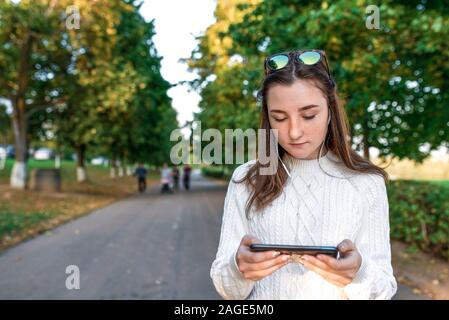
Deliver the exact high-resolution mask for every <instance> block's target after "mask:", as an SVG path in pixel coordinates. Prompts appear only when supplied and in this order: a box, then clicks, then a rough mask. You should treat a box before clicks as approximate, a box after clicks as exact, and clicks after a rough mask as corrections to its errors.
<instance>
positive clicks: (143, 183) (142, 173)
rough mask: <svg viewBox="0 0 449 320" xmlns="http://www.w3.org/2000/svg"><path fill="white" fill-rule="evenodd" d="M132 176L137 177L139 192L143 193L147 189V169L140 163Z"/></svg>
mask: <svg viewBox="0 0 449 320" xmlns="http://www.w3.org/2000/svg"><path fill="white" fill-rule="evenodd" d="M134 175H135V176H137V184H138V188H139V191H140V192H144V191H145V190H146V188H147V169H145V167H144V166H143V164H142V163H139V166H138V167H137V168H136V170H135V171H134Z"/></svg>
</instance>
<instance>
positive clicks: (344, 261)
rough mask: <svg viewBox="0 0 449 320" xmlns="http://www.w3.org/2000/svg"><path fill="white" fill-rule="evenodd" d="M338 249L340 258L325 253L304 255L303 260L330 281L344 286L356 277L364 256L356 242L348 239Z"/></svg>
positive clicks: (306, 265)
mask: <svg viewBox="0 0 449 320" xmlns="http://www.w3.org/2000/svg"><path fill="white" fill-rule="evenodd" d="M338 251H339V252H340V257H341V258H340V259H339V260H337V259H335V258H333V257H331V256H327V255H323V254H320V255H318V256H317V257H316V258H315V257H313V256H309V255H303V256H302V258H301V260H302V263H303V265H304V266H305V267H306V268H308V269H310V270H312V271H315V272H316V273H318V274H319V275H320V276H322V277H323V278H324V279H326V280H327V281H329V282H330V283H332V284H334V285H336V286H338V287H341V288H342V287H344V286H346V285H348V284H350V283H351V282H352V280H353V279H354V277H355V275H356V274H357V271H359V268H360V265H361V264H362V256H361V255H360V253H359V252H358V251H357V248H356V247H355V245H354V243H353V242H352V241H351V240H347V239H346V240H343V241H342V242H341V243H340V244H339V245H338Z"/></svg>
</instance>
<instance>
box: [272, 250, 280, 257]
mask: <svg viewBox="0 0 449 320" xmlns="http://www.w3.org/2000/svg"><path fill="white" fill-rule="evenodd" d="M280 254H281V253H280V252H279V251H276V252H273V257H277V256H278V255H280Z"/></svg>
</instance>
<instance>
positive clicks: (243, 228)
mask: <svg viewBox="0 0 449 320" xmlns="http://www.w3.org/2000/svg"><path fill="white" fill-rule="evenodd" d="M239 172H241V167H238V168H237V169H236V170H235V171H234V174H233V175H232V178H231V181H230V182H229V185H228V191H227V193H226V197H225V201H224V210H223V218H222V225H221V234H220V242H219V245H218V251H217V255H216V258H215V260H214V262H213V263H212V266H211V270H210V276H211V278H212V281H213V283H214V286H215V289H216V290H217V292H218V293H219V294H220V295H221V296H222V297H223V298H224V299H227V300H230V299H240V300H241V299H245V298H247V297H248V295H249V294H250V293H251V290H252V289H253V287H254V283H255V281H253V280H250V279H245V278H244V277H243V274H242V273H241V272H240V270H239V269H238V267H237V263H236V260H235V255H236V253H237V249H238V246H239V244H240V241H241V240H242V238H243V236H244V235H245V234H247V233H248V227H247V220H246V216H245V204H246V202H245V201H246V198H247V197H245V194H247V192H246V189H245V186H244V183H241V184H236V183H235V182H233V179H238V180H240V178H241V176H240V174H238V173H239Z"/></svg>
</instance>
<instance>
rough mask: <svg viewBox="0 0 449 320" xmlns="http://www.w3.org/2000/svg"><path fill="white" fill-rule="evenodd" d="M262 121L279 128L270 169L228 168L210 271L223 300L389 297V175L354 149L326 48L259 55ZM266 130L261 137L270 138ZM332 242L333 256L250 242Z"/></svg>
mask: <svg viewBox="0 0 449 320" xmlns="http://www.w3.org/2000/svg"><path fill="white" fill-rule="evenodd" d="M265 74H266V76H265V79H264V81H263V85H262V89H261V91H260V96H261V98H262V110H261V125H260V127H261V128H263V129H267V130H268V129H277V130H278V137H277V143H278V150H279V156H278V159H279V161H280V162H279V163H280V165H278V166H277V170H276V172H275V173H274V174H272V175H263V174H260V172H259V169H260V168H261V166H262V165H261V163H259V162H258V161H257V160H253V161H249V162H247V163H245V164H243V165H241V166H239V167H238V168H237V169H236V170H235V171H234V173H233V176H232V179H231V181H230V183H229V186H228V191H227V194H226V198H225V203H224V213H223V220H222V227H221V235H220V243H219V247H218V252H217V255H216V259H215V260H214V262H213V264H212V267H211V271H210V275H211V277H212V280H213V283H214V285H215V288H216V290H217V291H218V293H219V294H220V295H221V296H222V297H223V298H225V299H390V298H391V297H392V296H393V295H394V294H395V293H396V290H397V283H396V280H395V278H394V276H393V270H392V266H391V247H390V238H389V237H390V234H389V208H388V198H387V193H386V187H385V182H386V181H387V179H388V176H387V174H386V172H385V171H384V170H383V169H381V168H379V167H376V166H375V165H373V164H372V163H371V162H369V161H368V160H366V159H364V158H362V157H361V156H359V155H358V154H357V153H356V152H355V151H353V150H352V149H351V147H350V139H349V134H348V132H349V131H348V125H347V117H346V114H345V111H344V109H343V107H342V105H341V104H340V102H339V99H338V95H337V89H336V84H335V82H334V81H333V79H332V77H331V75H330V71H329V66H328V64H327V59H326V56H325V53H324V52H323V51H319V50H308V51H294V52H288V53H282V54H276V55H272V56H270V57H268V58H267V59H266V60H265ZM270 137H271V136H270V135H269V134H267V139H270ZM253 243H264V244H293V245H317V246H337V247H338V250H339V258H338V259H335V258H333V257H331V256H328V255H317V256H311V255H303V256H300V257H299V259H291V256H288V255H285V254H279V253H278V252H275V251H269V252H253V251H251V250H250V247H249V246H250V245H251V244H253Z"/></svg>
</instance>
